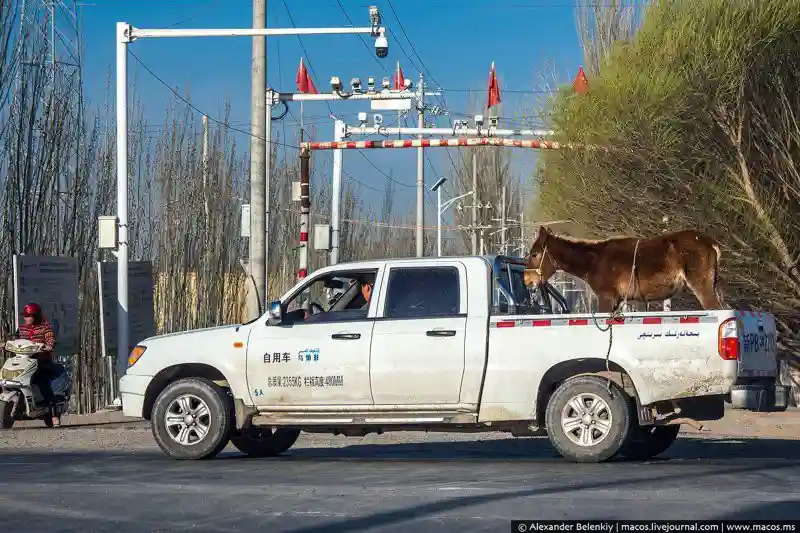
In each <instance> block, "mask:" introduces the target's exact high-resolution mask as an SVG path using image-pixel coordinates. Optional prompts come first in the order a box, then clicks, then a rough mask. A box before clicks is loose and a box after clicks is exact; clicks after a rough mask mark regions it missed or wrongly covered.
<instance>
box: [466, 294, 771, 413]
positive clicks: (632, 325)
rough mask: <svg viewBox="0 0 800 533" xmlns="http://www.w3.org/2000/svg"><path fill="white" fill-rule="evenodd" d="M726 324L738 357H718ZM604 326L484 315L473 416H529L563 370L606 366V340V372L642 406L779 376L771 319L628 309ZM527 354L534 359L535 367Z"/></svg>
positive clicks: (561, 318) (593, 321) (560, 318)
mask: <svg viewBox="0 0 800 533" xmlns="http://www.w3.org/2000/svg"><path fill="white" fill-rule="evenodd" d="M728 319H733V320H734V321H736V322H737V327H738V336H739V347H740V349H739V358H738V359H734V360H726V359H723V357H722V356H721V355H720V340H719V334H720V326H721V325H722V324H723V323H724V322H725V321H727V320H728ZM610 323H611V317H610V315H609V314H596V315H591V314H562V315H508V316H492V317H490V319H489V324H488V327H489V343H488V344H489V353H488V358H487V372H486V383H485V384H484V391H483V395H482V398H481V416H480V417H479V418H481V419H483V420H492V419H494V416H496V415H495V413H496V412H497V411H498V409H499V408H501V407H502V410H503V411H509V410H511V411H513V412H514V415H515V416H518V417H519V418H520V419H532V418H534V417H535V414H536V404H537V399H536V398H535V397H534V395H535V394H536V392H535V391H537V389H539V388H540V387H544V388H545V389H546V388H547V387H548V386H549V383H550V382H554V380H557V377H558V374H559V373H561V372H562V371H563V370H564V367H565V366H567V365H569V366H571V367H574V365H576V364H579V365H581V364H582V365H585V366H586V368H587V371H598V370H602V369H605V368H606V354H607V353H608V352H609V337H610V335H612V337H611V349H610V354H609V358H608V359H609V367H610V369H611V370H612V371H614V370H616V371H619V370H620V369H622V370H624V371H625V372H626V373H628V375H629V376H630V378H631V380H632V381H633V384H634V386H635V387H636V391H637V394H638V396H639V401H640V403H641V404H642V405H647V404H651V403H654V402H658V401H662V400H671V399H677V398H684V397H693V396H707V395H725V394H728V393H729V392H730V390H731V387H732V386H733V385H734V383H735V382H736V380H737V377H738V376H740V375H742V373H745V374H753V373H756V374H758V375H761V376H767V375H770V371H771V372H772V374H771V375H772V376H774V375H775V373H776V371H777V366H776V364H775V351H774V344H773V342H774V331H775V325H774V321H772V319H771V317H770V316H769V315H756V314H754V313H746V312H739V311H734V310H719V311H716V310H715V311H671V312H633V313H626V314H625V316H624V317H623V318H621V319H618V320H617V321H615V322H613V329H612V330H611V331H609V330H608V328H609V324H610ZM759 324H760V326H759ZM759 327H762V329H759ZM770 339H773V340H770ZM520 355H522V357H520ZM526 356H527V357H526ZM528 357H530V358H536V364H530V360H529V359H528ZM512 399H513V401H512V402H511V403H509V402H510V401H511V400H512ZM503 416H505V417H506V418H507V417H508V413H504V414H503Z"/></svg>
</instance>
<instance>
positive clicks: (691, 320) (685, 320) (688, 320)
mask: <svg viewBox="0 0 800 533" xmlns="http://www.w3.org/2000/svg"><path fill="white" fill-rule="evenodd" d="M699 323H700V317H699V316H682V317H681V324H699Z"/></svg>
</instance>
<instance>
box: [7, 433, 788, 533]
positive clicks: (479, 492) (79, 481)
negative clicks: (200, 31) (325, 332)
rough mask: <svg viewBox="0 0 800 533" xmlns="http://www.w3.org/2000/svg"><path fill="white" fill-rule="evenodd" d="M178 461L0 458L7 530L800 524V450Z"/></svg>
mask: <svg viewBox="0 0 800 533" xmlns="http://www.w3.org/2000/svg"><path fill="white" fill-rule="evenodd" d="M298 444H299V446H298V447H297V448H294V449H293V450H291V451H290V452H289V453H287V454H286V455H285V456H284V457H280V458H274V459H249V458H245V457H243V456H241V455H239V454H237V453H235V452H234V451H228V450H226V451H225V452H223V454H221V455H220V456H219V457H218V458H217V459H216V460H212V461H205V462H181V461H173V460H169V459H167V458H165V457H164V456H163V455H162V454H161V453H160V452H159V451H157V449H155V450H154V449H145V450H132V451H128V452H111V451H96V452H91V453H89V452H77V451H45V450H40V451H35V450H34V451H30V450H28V451H26V450H19V449H2V450H0V517H2V529H3V530H6V531H50V532H56V531H113V532H115V533H128V532H142V531H182V530H191V531H203V532H205V531H208V532H212V531H213V532H221V531H224V532H228V531H270V532H278V531H286V532H288V531H292V532H298V533H299V532H302V533H306V532H309V533H310V532H317V531H336V532H346V531H358V532H361V531H405V532H407V531H414V532H415V533H416V532H423V531H459V532H464V531H470V532H472V531H502V532H506V531H509V530H510V528H509V523H508V521H509V520H510V519H511V518H540V519H563V518H583V519H588V518H607V519H615V518H628V519H667V518H684V519H691V518H696V519H700V518H715V519H741V518H773V519H788V518H795V519H797V518H799V517H800V491H798V487H800V449H799V447H800V441H791V440H783V441H781V440H767V439H761V440H758V441H755V440H753V441H749V440H748V441H745V440H730V439H728V440H725V441H715V440H700V439H697V440H695V439H691V438H683V437H682V438H681V439H680V440H679V441H678V443H677V444H676V445H675V446H674V447H673V448H672V449H671V450H670V452H668V454H666V456H665V457H666V459H659V460H654V461H650V462H646V463H625V462H615V463H609V464H600V465H579V464H572V463H568V462H565V461H563V460H562V459H560V458H559V457H558V456H556V455H555V453H554V452H553V451H552V449H551V448H550V446H549V443H548V442H547V441H546V440H544V439H513V438H509V439H503V440H489V441H466V442H464V441H462V442H422V443H414V444H378V445H375V444H363V445H355V446H347V447H340V448H311V447H308V448H304V447H303V446H302V444H301V443H298Z"/></svg>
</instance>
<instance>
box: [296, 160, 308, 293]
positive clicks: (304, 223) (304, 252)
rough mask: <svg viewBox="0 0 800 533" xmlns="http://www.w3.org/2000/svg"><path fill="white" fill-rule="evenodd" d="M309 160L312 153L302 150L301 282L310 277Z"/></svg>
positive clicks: (299, 277) (298, 272) (299, 273)
mask: <svg viewBox="0 0 800 533" xmlns="http://www.w3.org/2000/svg"><path fill="white" fill-rule="evenodd" d="M309 159H311V151H310V150H308V149H307V148H303V149H301V150H300V267H299V268H298V270H297V279H298V280H301V279H303V278H305V277H306V276H307V275H308V219H309V213H310V211H311V197H310V195H309V193H308V188H309V187H308V181H309Z"/></svg>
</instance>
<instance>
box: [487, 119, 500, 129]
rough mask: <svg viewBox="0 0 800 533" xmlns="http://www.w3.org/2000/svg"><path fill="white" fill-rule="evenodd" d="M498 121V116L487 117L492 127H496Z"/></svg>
mask: <svg viewBox="0 0 800 533" xmlns="http://www.w3.org/2000/svg"><path fill="white" fill-rule="evenodd" d="M499 122H500V121H499V120H498V117H489V124H490V125H491V126H492V127H493V128H496V127H497V124H499Z"/></svg>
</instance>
